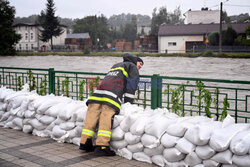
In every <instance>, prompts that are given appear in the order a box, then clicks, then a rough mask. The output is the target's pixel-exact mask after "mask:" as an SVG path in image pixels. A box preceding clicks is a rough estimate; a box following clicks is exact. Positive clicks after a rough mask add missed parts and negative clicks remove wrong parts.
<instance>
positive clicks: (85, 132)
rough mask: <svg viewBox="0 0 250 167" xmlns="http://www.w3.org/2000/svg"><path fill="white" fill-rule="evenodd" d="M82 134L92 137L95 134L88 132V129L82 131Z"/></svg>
mask: <svg viewBox="0 0 250 167" xmlns="http://www.w3.org/2000/svg"><path fill="white" fill-rule="evenodd" d="M82 134H84V135H87V136H91V137H92V136H94V134H95V132H94V131H92V130H88V129H82Z"/></svg>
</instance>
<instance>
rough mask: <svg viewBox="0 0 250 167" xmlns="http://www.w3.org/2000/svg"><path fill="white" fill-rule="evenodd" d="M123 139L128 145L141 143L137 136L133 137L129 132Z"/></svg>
mask: <svg viewBox="0 0 250 167" xmlns="http://www.w3.org/2000/svg"><path fill="white" fill-rule="evenodd" d="M124 139H125V140H126V142H127V143H128V144H130V145H133V144H136V143H139V142H140V141H141V137H140V136H137V135H133V134H132V133H131V132H127V133H125V135H124Z"/></svg>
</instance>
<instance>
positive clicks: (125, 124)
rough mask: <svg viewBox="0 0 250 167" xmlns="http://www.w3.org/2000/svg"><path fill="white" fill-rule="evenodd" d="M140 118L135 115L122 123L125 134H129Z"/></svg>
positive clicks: (126, 118) (127, 117)
mask: <svg viewBox="0 0 250 167" xmlns="http://www.w3.org/2000/svg"><path fill="white" fill-rule="evenodd" d="M137 118H138V114H133V115H129V116H126V117H125V118H124V119H123V120H122V122H121V123H120V127H121V129H122V130H123V131H124V132H128V131H129V129H130V127H131V125H132V124H133V123H134V122H135V120H136V119H137Z"/></svg>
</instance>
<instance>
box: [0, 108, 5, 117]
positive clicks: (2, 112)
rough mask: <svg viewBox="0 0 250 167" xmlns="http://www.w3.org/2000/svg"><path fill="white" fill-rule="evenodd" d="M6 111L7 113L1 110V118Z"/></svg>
mask: <svg viewBox="0 0 250 167" xmlns="http://www.w3.org/2000/svg"><path fill="white" fill-rule="evenodd" d="M4 113H5V112H4V111H2V110H0V119H1V118H2V116H3V114H4Z"/></svg>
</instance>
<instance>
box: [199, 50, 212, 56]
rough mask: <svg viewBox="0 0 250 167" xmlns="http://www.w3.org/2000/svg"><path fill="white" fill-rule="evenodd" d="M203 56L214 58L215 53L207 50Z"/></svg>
mask: <svg viewBox="0 0 250 167" xmlns="http://www.w3.org/2000/svg"><path fill="white" fill-rule="evenodd" d="M201 55H202V56H205V57H209V56H213V52H212V51H211V50H206V51H205V52H203V53H202V54H201Z"/></svg>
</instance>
